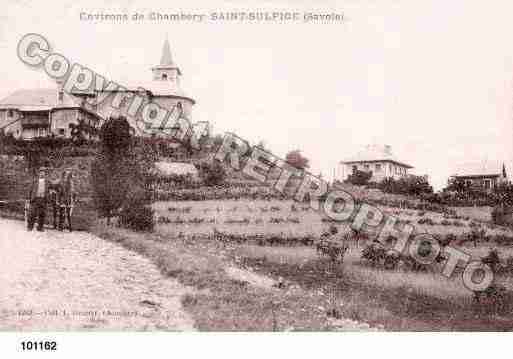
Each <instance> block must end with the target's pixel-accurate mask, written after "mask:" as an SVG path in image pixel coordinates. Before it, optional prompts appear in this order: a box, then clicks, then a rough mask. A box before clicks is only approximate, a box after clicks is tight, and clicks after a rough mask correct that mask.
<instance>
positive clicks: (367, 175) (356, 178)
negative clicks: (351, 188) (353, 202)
mask: <svg viewBox="0 0 513 359" xmlns="http://www.w3.org/2000/svg"><path fill="white" fill-rule="evenodd" d="M371 177H372V172H364V171H359V170H356V171H354V172H353V173H352V174H350V175H349V176H348V177H347V182H349V183H351V184H354V185H356V186H364V185H366V184H367V183H368V182H369V180H370V179H371Z"/></svg>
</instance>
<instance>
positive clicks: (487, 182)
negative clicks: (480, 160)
mask: <svg viewBox="0 0 513 359" xmlns="http://www.w3.org/2000/svg"><path fill="white" fill-rule="evenodd" d="M484 187H485V188H486V189H490V188H491V181H490V180H489V179H486V180H484Z"/></svg>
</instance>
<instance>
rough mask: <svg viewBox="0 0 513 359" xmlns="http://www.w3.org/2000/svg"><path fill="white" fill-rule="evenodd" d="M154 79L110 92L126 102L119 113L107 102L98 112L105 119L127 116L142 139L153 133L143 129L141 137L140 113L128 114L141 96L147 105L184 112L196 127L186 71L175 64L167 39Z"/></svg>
mask: <svg viewBox="0 0 513 359" xmlns="http://www.w3.org/2000/svg"><path fill="white" fill-rule="evenodd" d="M151 75H152V76H151V80H149V81H143V82H136V83H128V84H124V83H120V85H121V86H119V87H118V88H116V89H115V90H113V91H110V92H109V94H108V95H113V96H116V95H119V96H120V98H123V99H124V100H123V101H122V103H121V105H120V107H119V109H116V108H113V107H112V106H111V103H112V102H111V101H104V102H101V103H99V104H98V105H97V106H96V108H95V110H96V112H97V113H98V114H99V115H100V116H101V117H102V118H108V117H110V116H112V115H117V114H121V115H124V116H125V117H127V119H128V122H129V123H130V125H131V126H132V128H134V130H135V132H136V133H137V134H138V135H144V134H148V133H150V132H151V131H144V129H142V130H143V131H144V133H141V129H140V128H139V126H137V125H136V119H137V117H138V116H140V113H139V112H138V113H137V115H136V116H132V115H130V113H129V111H128V110H129V107H130V99H131V98H132V97H133V96H134V95H137V96H139V97H141V98H142V99H143V100H142V101H143V103H146V102H153V103H155V104H157V105H159V106H160V107H162V108H165V109H168V110H171V109H173V108H174V107H177V106H178V107H180V108H181V112H182V113H181V117H182V118H185V119H187V120H188V121H189V122H190V123H192V107H193V105H194V104H195V103H196V101H195V100H194V99H193V98H192V97H191V96H189V95H188V94H186V93H185V92H184V91H183V89H182V86H181V83H180V82H181V76H182V71H181V69H180V67H178V65H177V64H176V63H175V61H174V60H173V57H172V55H171V47H170V45H169V41H168V40H167V38H166V40H165V41H164V45H163V47H162V54H161V57H160V62H159V63H158V64H157V65H155V66H153V67H152V68H151ZM95 95H96V96H98V97H100V96H102V97H103V96H105V95H107V94H105V93H103V94H102V93H101V92H98V93H97V94H95ZM111 98H112V97H111ZM170 125H171V124H170Z"/></svg>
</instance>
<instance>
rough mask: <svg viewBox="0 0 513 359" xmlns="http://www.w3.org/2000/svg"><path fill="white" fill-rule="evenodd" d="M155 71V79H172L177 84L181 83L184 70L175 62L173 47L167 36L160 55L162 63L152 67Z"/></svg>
mask: <svg viewBox="0 0 513 359" xmlns="http://www.w3.org/2000/svg"><path fill="white" fill-rule="evenodd" d="M151 71H152V72H153V80H155V81H171V82H175V83H176V84H177V85H179V84H180V76H181V75H182V72H181V71H180V68H179V67H178V66H177V65H176V64H175V63H174V61H173V58H172V56H171V47H170V46H169V40H168V39H167V38H166V40H165V41H164V46H163V47H162V56H161V57H160V65H157V66H155V67H153V68H152V69H151Z"/></svg>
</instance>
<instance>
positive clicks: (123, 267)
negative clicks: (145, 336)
mask: <svg viewBox="0 0 513 359" xmlns="http://www.w3.org/2000/svg"><path fill="white" fill-rule="evenodd" d="M186 293H187V289H186V288H184V287H183V286H182V285H180V284H179V283H178V282H177V281H176V280H173V279H171V278H165V277H163V276H162V275H161V274H160V272H159V270H158V269H157V268H156V267H155V265H154V264H152V263H151V262H150V260H148V259H146V258H144V257H142V256H140V255H138V254H136V253H134V252H131V251H128V250H126V249H123V248H121V247H120V246H117V245H115V244H112V243H109V242H106V241H104V240H102V239H100V238H98V237H95V236H93V235H91V234H88V233H71V234H70V233H67V232H64V233H61V232H57V231H46V232H43V233H40V232H36V231H34V232H26V231H25V230H24V228H23V224H22V223H21V222H16V221H10V220H4V219H0V330H123V329H127V330H193V322H192V320H191V319H190V318H189V317H188V315H187V314H186V313H184V311H183V310H182V308H181V303H180V299H181V297H182V296H183V295H184V294H186Z"/></svg>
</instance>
